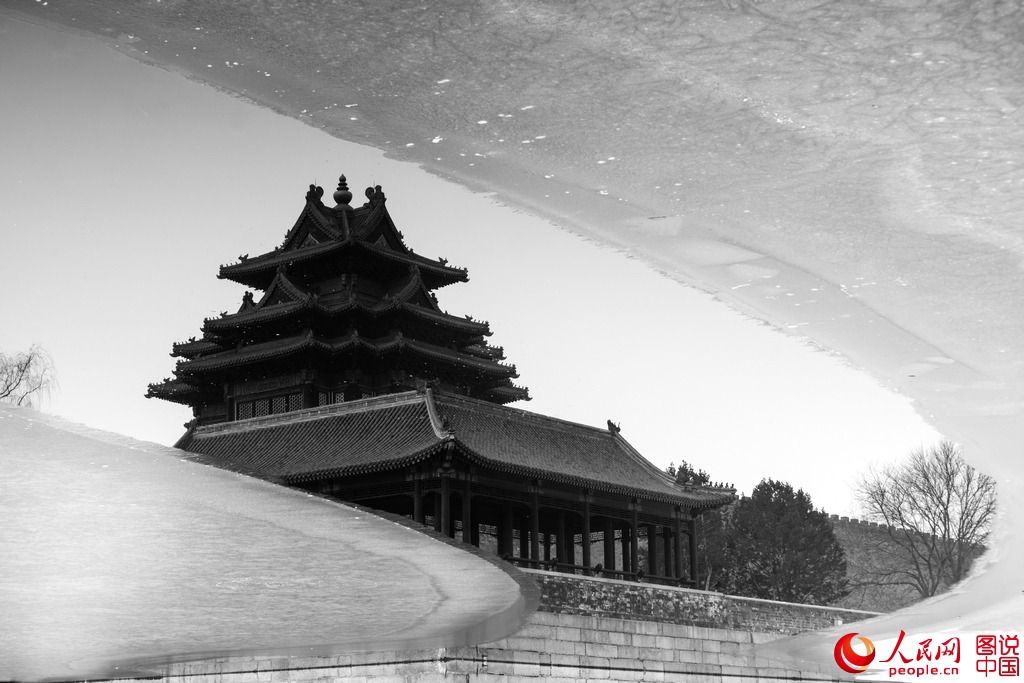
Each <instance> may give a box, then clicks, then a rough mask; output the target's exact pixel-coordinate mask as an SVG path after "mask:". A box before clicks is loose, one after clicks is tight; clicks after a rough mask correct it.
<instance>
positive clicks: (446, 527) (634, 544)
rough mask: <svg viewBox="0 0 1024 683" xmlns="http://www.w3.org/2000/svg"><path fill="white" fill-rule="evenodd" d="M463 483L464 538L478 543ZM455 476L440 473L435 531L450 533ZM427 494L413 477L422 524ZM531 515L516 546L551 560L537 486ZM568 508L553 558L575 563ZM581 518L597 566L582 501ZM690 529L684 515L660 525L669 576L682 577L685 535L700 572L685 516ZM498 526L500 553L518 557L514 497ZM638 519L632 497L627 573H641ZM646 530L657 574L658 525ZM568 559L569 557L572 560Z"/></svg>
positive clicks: (611, 543) (651, 567)
mask: <svg viewBox="0 0 1024 683" xmlns="http://www.w3.org/2000/svg"><path fill="white" fill-rule="evenodd" d="M460 483H461V486H460V487H459V488H461V489H462V490H461V491H458V493H459V494H460V498H461V502H462V511H461V512H462V514H461V519H462V522H463V523H462V541H463V542H465V543H470V544H473V545H477V546H479V544H480V540H479V530H478V526H477V525H476V524H473V523H472V520H471V518H472V512H471V500H472V488H471V483H470V480H469V479H464V480H461V481H458V480H457V483H456V486H458V485H459V484H460ZM453 488H454V487H453V486H452V478H451V477H449V476H445V475H442V476H441V477H440V485H439V491H438V492H437V493H438V503H437V504H436V505H435V509H434V510H433V518H434V529H435V531H438V532H442V533H445V534H446V535H449V536H451V535H452V530H453V529H454V524H453V523H452V522H453V520H452V509H451V507H452V506H451V498H452V493H453V491H452V489H453ZM423 500H424V492H423V484H422V480H421V479H420V478H418V477H417V478H415V479H414V480H413V519H414V520H415V521H416V522H418V523H420V524H423V523H424V521H425V519H426V515H425V511H424V505H423ZM530 508H531V509H530V515H529V533H528V534H527V529H525V528H523V529H520V542H519V549H518V551H519V552H518V556H519V557H520V558H523V559H529V560H532V561H534V562H536V563H540V562H550V561H551V560H552V559H555V558H552V557H551V544H550V537H551V534H550V533H548V532H545V533H543V534H542V533H541V529H540V500H539V493H538V491H537V490H536V488H535V489H534V491H533V496H532V501H531V506H530ZM566 514H567V511H566V510H557V511H556V515H557V521H556V530H555V531H556V533H555V534H554V537H555V544H556V549H555V557H556V558H557V559H558V560H559V562H561V563H564V564H572V565H575V563H576V549H575V546H576V544H575V538H574V536H575V535H574V534H570V533H568V526H567V519H566ZM603 519H604V528H603V532H604V548H603V551H604V552H603V556H604V558H605V566H604V569H608V570H615V569H616V568H615V566H614V564H615V556H616V549H615V520H614V519H612V518H609V517H603ZM581 520H582V533H581V537H582V542H581V546H582V548H581V550H582V558H581V560H582V566H583V567H587V568H590V567H593V557H592V555H593V553H592V539H591V536H592V534H593V529H592V528H591V512H590V501H589V500H587V499H584V501H583V510H582V514H581ZM685 524H686V529H685V531H684V529H683V525H684V520H683V519H682V518H681V515H679V514H678V509H677V515H676V517H675V518H674V519H673V523H672V527H667V526H662V533H661V545H662V551H661V553H660V556H661V557H662V558H664V559H663V565H664V569H665V575H666V576H669V577H673V578H683V577H684V575H683V547H682V536H683V535H684V534H685V535H686V536H687V540H688V542H689V547H688V553H687V555H688V558H689V567H688V570H689V572H688V576H689V578H690V579H693V578H695V577H696V573H697V557H696V555H697V552H696V551H697V547H696V546H697V542H696V541H697V539H696V533H695V531H696V529H695V524H694V521H693V520H692V519H690V520H686V522H685ZM497 526H498V547H499V553H500V554H502V555H508V556H515V555H516V553H515V549H514V548H513V545H514V544H513V539H514V534H513V528H514V526H515V524H514V508H513V503H512V502H511V501H505V502H504V505H503V509H502V520H501V524H499V525H497ZM640 526H641V525H640V523H639V519H638V506H637V504H636V500H635V499H634V501H633V504H632V506H631V510H630V518H629V525H628V526H627V527H624V528H623V529H622V535H621V549H620V550H621V557H622V563H621V564H622V567H621V570H620V571H623V572H627V573H634V574H635V573H637V571H638V569H639V567H638V564H639V537H640V534H639V531H640ZM643 526H645V527H646V530H647V554H648V566H647V568H646V569H645V573H647V574H657V571H658V564H659V562H658V557H659V552H658V545H659V543H658V526H659V525H655V524H650V523H647V524H644V525H643ZM542 537H543V539H544V553H543V555H544V556H543V557H541V548H540V544H541V538H542ZM527 538H529V546H527ZM567 560H571V561H568V562H567Z"/></svg>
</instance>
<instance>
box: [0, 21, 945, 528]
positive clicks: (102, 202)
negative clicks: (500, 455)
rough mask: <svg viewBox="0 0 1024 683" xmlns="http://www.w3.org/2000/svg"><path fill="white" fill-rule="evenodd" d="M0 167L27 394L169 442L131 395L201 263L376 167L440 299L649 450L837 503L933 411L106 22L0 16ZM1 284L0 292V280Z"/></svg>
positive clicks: (215, 298) (52, 407) (10, 284)
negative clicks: (54, 382)
mask: <svg viewBox="0 0 1024 683" xmlns="http://www.w3.org/2000/svg"><path fill="white" fill-rule="evenodd" d="M2 22H3V23H2V24H0V30H2V34H0V35H2V38H3V39H2V40H0V82H2V83H3V86H4V91H5V92H6V93H7V94H8V95H7V96H6V97H4V98H3V100H2V101H0V116H2V118H3V120H4V121H5V122H7V123H6V125H5V126H4V127H3V130H2V131H0V146H2V147H3V149H5V150H7V156H8V158H9V159H16V160H17V163H14V164H4V165H3V166H2V167H0V188H2V189H0V194H2V201H3V205H4V207H5V211H4V218H3V226H2V227H3V233H4V242H5V244H6V245H7V249H6V251H7V253H8V254H17V255H19V256H18V257H16V258H15V259H13V260H12V262H11V264H10V265H9V266H8V267H6V268H5V269H4V270H3V272H2V273H0V284H2V285H3V288H4V291H6V292H8V293H9V295H8V296H7V297H6V299H5V302H4V304H3V305H2V308H3V317H4V321H5V322H4V325H3V326H2V328H0V349H3V350H4V351H7V352H10V351H15V350H18V349H23V348H26V347H27V346H28V345H30V344H33V343H39V344H41V345H42V346H43V347H44V348H45V349H47V351H48V352H49V353H50V354H51V355H52V357H53V360H54V364H55V367H56V371H57V375H58V380H59V389H58V390H57V391H55V392H54V394H53V396H52V397H51V398H50V400H49V401H48V402H47V403H46V405H45V409H46V410H48V411H52V412H54V413H57V414H60V415H62V416H65V417H67V418H69V419H72V420H75V421H80V422H83V423H86V424H89V425H91V426H95V427H100V428H103V429H108V430H111V431H115V432H119V433H123V434H127V435H130V436H135V437H138V438H143V439H148V440H153V441H156V442H159V443H164V444H170V443H173V442H174V440H176V439H177V437H178V436H180V434H181V433H182V431H183V428H182V424H183V423H184V422H185V421H187V419H188V417H189V415H188V411H187V410H185V409H181V408H179V407H177V406H174V405H172V404H163V403H162V402H160V401H156V400H146V399H144V398H143V394H144V393H145V387H146V385H147V384H148V383H149V382H155V381H158V380H160V379H161V378H162V377H165V376H168V375H169V374H170V371H171V369H172V367H173V360H172V359H171V358H169V356H168V354H169V352H170V346H171V343H172V342H175V341H182V340H185V339H187V338H188V337H191V336H193V335H196V334H198V332H199V327H200V325H201V322H202V319H203V318H204V317H207V316H215V315H217V314H218V313H219V312H220V311H222V310H234V308H237V306H238V303H239V301H240V299H241V295H242V293H243V291H244V290H243V289H241V288H240V287H239V286H237V285H235V284H233V283H229V282H223V281H219V280H217V278H216V273H217V270H218V267H219V265H220V264H223V263H228V262H232V261H234V260H236V259H237V256H238V254H241V253H248V254H257V253H262V252H263V251H266V250H269V249H271V248H273V247H274V246H275V245H276V244H278V243H280V240H281V239H282V238H283V236H284V234H285V232H286V231H287V230H288V229H289V228H290V227H291V225H292V224H293V222H294V221H295V219H296V218H297V216H298V214H299V212H300V211H301V209H302V206H303V197H304V194H305V191H306V188H307V186H308V184H309V183H311V182H316V183H318V184H320V185H323V186H324V187H325V188H326V189H327V191H328V193H329V192H330V191H332V190H333V188H334V185H335V184H336V178H337V175H338V174H339V173H342V172H343V173H345V174H346V175H347V176H348V178H349V182H350V185H351V186H352V187H353V189H354V190H355V191H356V194H357V196H358V195H359V194H360V190H361V188H362V187H365V186H367V185H371V184H381V185H383V187H384V189H385V192H386V193H387V195H388V198H389V204H388V206H389V209H390V211H391V213H392V216H393V217H394V219H395V221H396V223H397V225H398V226H399V228H400V229H401V230H402V231H403V232H404V234H405V236H406V241H407V244H408V245H409V246H411V247H412V248H413V249H415V250H416V251H417V253H420V254H424V255H428V256H431V257H438V256H443V257H445V258H447V259H448V260H449V261H450V262H451V263H453V264H455V265H459V266H462V267H466V268H468V269H469V273H470V282H469V283H468V284H462V285H456V286H453V287H448V288H446V289H444V290H441V291H440V292H438V297H439V300H440V303H441V305H442V307H443V308H446V309H447V310H449V311H450V312H452V313H455V314H458V315H462V314H472V315H473V316H474V317H476V318H478V319H485V320H488V321H489V322H490V324H491V329H492V331H493V336H492V337H491V343H492V344H495V345H499V346H503V347H504V348H505V352H506V356H507V358H508V360H509V362H511V363H514V364H516V366H517V368H518V370H519V373H520V375H521V377H520V379H519V380H518V382H519V383H521V384H523V385H525V386H528V387H529V388H530V390H531V394H532V396H533V397H534V398H533V400H532V401H531V402H529V403H526V404H519V405H520V406H521V407H523V408H526V409H529V410H533V411H536V412H541V413H546V414H550V415H553V416H556V417H561V418H564V419H569V420H573V421H577V422H582V423H585V424H591V425H603V424H604V422H605V420H607V419H611V420H613V421H614V422H617V423H620V425H621V427H622V430H623V431H622V433H623V435H624V436H625V437H626V438H627V439H628V440H629V441H630V442H631V443H632V444H633V445H634V446H636V447H637V448H638V449H639V450H640V451H641V452H642V453H644V454H645V455H646V456H647V457H648V458H649V459H651V460H652V461H653V462H655V463H656V464H657V465H659V466H666V465H668V464H669V463H670V462H677V463H678V462H679V461H681V460H686V461H688V462H690V463H691V464H693V465H695V466H697V467H699V468H703V469H705V470H707V471H708V472H709V474H711V476H712V478H713V479H714V480H715V481H720V482H724V483H731V484H734V485H735V486H737V487H738V488H739V489H740V490H741V491H743V492H749V491H750V489H751V488H752V487H753V486H754V485H756V483H757V482H758V481H760V479H761V478H764V477H772V478H775V479H781V480H784V481H788V482H790V483H792V484H793V485H794V486H796V487H801V488H804V489H806V490H807V491H808V492H810V494H811V496H812V499H813V500H814V502H815V504H816V505H818V506H819V507H824V508H826V509H827V510H828V511H829V512H833V513H836V514H843V515H848V514H853V515H855V514H856V508H855V507H854V505H853V502H852V498H851V494H850V488H849V485H850V483H851V482H850V478H847V477H836V476H835V471H834V468H835V466H836V465H842V464H843V463H854V464H856V465H857V466H860V465H861V464H862V463H864V462H872V461H874V462H885V461H891V460H895V459H897V458H899V457H901V456H903V455H904V454H905V453H907V452H908V451H909V450H911V449H912V448H916V447H919V446H921V445H923V444H927V443H930V442H932V441H934V440H935V439H936V438H937V432H936V431H935V430H934V429H933V428H932V427H930V426H928V425H927V424H926V423H925V422H924V421H923V420H922V419H921V418H920V417H919V416H918V415H917V413H916V412H915V410H914V406H913V404H912V403H911V402H910V401H909V400H908V399H906V398H904V397H900V396H898V395H896V394H894V393H892V392H890V391H887V390H885V389H884V388H883V387H882V386H881V385H880V384H879V383H878V382H876V381H875V380H873V379H871V378H870V377H869V376H868V375H866V374H865V373H862V372H859V371H857V370H856V369H854V368H853V367H851V365H850V364H849V363H848V362H847V361H844V360H843V359H842V358H841V357H839V356H838V355H836V354H831V353H828V352H826V351H824V350H822V349H821V348H820V347H817V346H816V345H815V344H813V343H812V342H810V341H808V340H806V339H802V338H800V337H798V336H794V335H792V334H785V333H783V332H780V331H779V330H776V329H773V328H772V327H771V326H769V325H766V324H764V323H763V322H760V321H757V320H755V319H753V318H751V317H748V316H746V315H743V314H740V313H738V312H737V311H736V310H734V309H732V308H730V307H729V306H727V305H725V304H723V303H722V302H721V301H718V300H716V299H715V298H714V297H713V296H711V295H709V294H707V293H705V292H702V291H699V290H696V289H694V288H691V287H687V286H685V285H683V284H680V283H679V282H677V281H675V280H673V279H671V278H669V277H666V276H665V275H663V274H661V273H659V272H657V271H656V270H655V269H653V268H652V267H651V266H650V265H647V264H645V263H643V262H641V261H640V260H638V259H636V258H630V257H628V254H624V253H623V252H622V251H621V250H617V249H614V248H609V247H602V246H599V245H597V244H596V243H594V242H593V241H592V240H587V239H585V238H583V237H581V236H578V235H574V234H571V233H570V232H568V231H565V230H560V229H558V228H557V227H555V226H554V225H552V224H551V223H550V222H548V221H546V220H545V219H543V218H538V217H535V216H532V215H530V214H528V213H525V212H523V211H521V210H517V209H514V208H511V207H509V206H507V205H503V204H502V203H500V202H498V201H496V200H495V199H494V198H493V197H492V196H489V195H488V194H486V193H473V192H470V191H469V190H467V189H464V188H462V187H460V186H458V185H455V184H453V183H450V182H445V181H443V180H441V179H439V178H438V177H437V176H436V175H431V174H427V173H425V172H424V171H422V170H421V169H419V168H417V167H416V166H415V165H413V164H411V163H407V162H399V161H395V160H390V159H387V158H385V156H384V155H383V154H382V153H381V152H380V151H377V150H374V149H371V148H368V147H360V146H357V145H354V144H351V143H346V142H343V141H340V140H337V139H335V138H332V137H330V136H328V135H326V134H324V133H322V132H320V131H317V130H315V129H313V128H311V127H309V126H305V125H303V124H302V123H299V122H297V121H295V120H292V119H289V118H285V117H282V116H279V115H277V114H274V113H273V112H270V111H268V110H267V109H264V108H260V107H256V106H253V105H252V104H249V103H246V102H243V101H241V100H239V99H236V98H232V97H230V96H228V95H226V94H223V93H220V92H217V91H216V90H214V89H211V88H204V87H202V86H200V85H198V84H196V83H193V82H190V81H188V80H187V79H185V78H183V77H182V76H180V75H178V74H174V73H171V72H168V71H164V70H161V69H156V68H154V67H151V66H146V65H143V64H140V63H138V62H136V61H133V60H131V59H128V58H127V57H125V56H123V55H120V54H118V53H117V52H114V51H113V50H110V49H109V48H108V47H106V46H104V45H103V44H102V43H100V42H98V41H95V40H89V39H86V38H81V37H76V36H70V35H67V34H61V33H57V32H54V31H51V30H47V29H43V28H40V27H38V26H33V25H31V24H29V23H24V22H21V21H18V20H12V19H3V20H2ZM15 293H16V294H15Z"/></svg>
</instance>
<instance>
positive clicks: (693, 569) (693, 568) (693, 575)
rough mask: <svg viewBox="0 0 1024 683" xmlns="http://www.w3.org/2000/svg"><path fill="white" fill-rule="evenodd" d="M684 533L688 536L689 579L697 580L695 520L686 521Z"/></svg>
mask: <svg viewBox="0 0 1024 683" xmlns="http://www.w3.org/2000/svg"><path fill="white" fill-rule="evenodd" d="M686 533H687V534H688V535H689V536H690V581H696V580H697V520H696V519H691V520H690V521H689V522H687V523H686Z"/></svg>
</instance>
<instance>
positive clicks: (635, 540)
mask: <svg viewBox="0 0 1024 683" xmlns="http://www.w3.org/2000/svg"><path fill="white" fill-rule="evenodd" d="M639 507H640V503H639V502H638V501H636V500H635V499H634V500H633V514H632V519H630V520H629V526H630V530H629V568H630V571H633V572H636V571H638V570H639V569H640V566H639V565H640V524H639V522H638V520H637V515H638V514H639V510H638V509H639Z"/></svg>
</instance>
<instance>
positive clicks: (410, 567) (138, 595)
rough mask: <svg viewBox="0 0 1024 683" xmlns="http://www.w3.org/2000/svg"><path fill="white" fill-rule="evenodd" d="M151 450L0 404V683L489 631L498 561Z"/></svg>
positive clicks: (446, 641) (511, 610) (514, 598)
mask: <svg viewBox="0 0 1024 683" xmlns="http://www.w3.org/2000/svg"><path fill="white" fill-rule="evenodd" d="M191 457H192V456H190V455H189V454H187V453H185V452H183V451H179V450H176V449H172V448H168V447H166V446H158V445H156V444H152V443H147V442H143V441H136V440H134V439H130V438H128V437H122V436H119V435H116V434H111V433H108V432H100V431H98V430H94V429H89V428H86V427H82V426H81V425H74V424H71V423H66V422H63V421H61V420H58V419H56V418H53V417H49V416H45V415H41V414H39V413H35V412H33V411H29V410H26V409H22V408H7V407H0V470H2V471H3V479H2V484H0V519H2V520H3V524H2V525H0V548H2V549H3V552H2V553H0V605H2V610H0V611H2V613H3V618H2V619H0V644H2V647H0V679H2V680H12V679H16V680H37V679H43V678H57V679H61V680H69V679H82V678H87V677H110V676H115V675H116V676H125V675H129V674H131V673H132V672H135V673H137V674H138V673H142V674H145V673H148V674H153V673H159V672H160V671H161V667H162V666H163V665H165V664H167V663H170V662H175V661H183V660H187V659H195V658H200V657H203V658H206V657H212V656H225V655H232V654H242V653H246V652H260V653H261V654H273V653H281V654H302V655H306V656H312V655H315V654H324V655H326V654H330V653H331V652H343V651H347V650H352V649H372V650H375V649H389V648H397V649H400V648H404V647H439V646H446V645H453V644H472V643H475V642H485V641H488V640H493V639H494V638H495V637H503V635H505V634H508V633H511V632H513V631H514V630H515V629H516V628H518V627H519V620H520V618H521V617H522V615H523V613H524V610H525V605H524V603H523V599H522V597H521V593H520V591H519V589H518V587H517V585H516V582H515V581H514V580H513V579H511V578H510V577H509V575H508V574H506V573H505V572H504V571H503V570H502V569H499V568H498V567H496V566H494V565H492V564H491V563H489V562H487V561H485V560H483V559H481V558H479V557H476V556H474V555H471V554H469V553H466V552H465V551H463V550H459V549H456V548H454V547H452V546H450V545H448V544H446V543H443V542H441V541H438V540H434V539H432V538H429V537H428V536H426V535H424V534H422V533H420V532H418V531H413V530H411V529H408V528H406V527H404V526H401V525H399V524H396V523H393V522H390V521H388V520H385V519H382V518H380V517H377V516H376V515H373V514H370V513H367V512H365V511H362V510H358V509H356V508H352V507H348V506H344V505H340V504H337V503H334V502H330V501H327V500H324V499H322V498H319V497H314V496H310V495H307V494H305V493H302V492H299V491H294V490H291V489H287V488H284V487H281V486H277V485H275V484H271V483H268V482H264V481H261V480H259V479H254V478H251V477H247V476H243V475H241V474H235V473H233V472H227V471H224V470H220V469H217V468H214V467H210V466H207V465H204V464H202V463H200V462H196V461H194V460H192V459H191Z"/></svg>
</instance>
